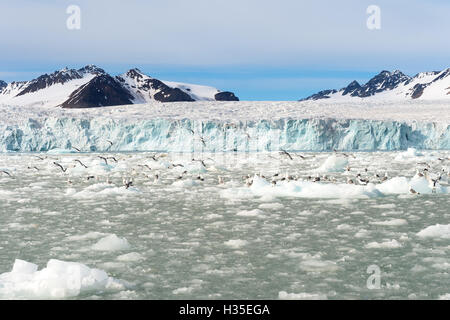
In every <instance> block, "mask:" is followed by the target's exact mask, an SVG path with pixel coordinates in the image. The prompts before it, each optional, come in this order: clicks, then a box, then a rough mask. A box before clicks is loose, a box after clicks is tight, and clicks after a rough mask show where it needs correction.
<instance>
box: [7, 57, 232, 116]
mask: <svg viewBox="0 0 450 320" xmlns="http://www.w3.org/2000/svg"><path fill="white" fill-rule="evenodd" d="M199 100H202V101H239V98H237V97H236V96H235V95H234V93H232V92H229V91H220V90H218V89H216V88H213V87H208V86H202V85H193V84H182V83H177V82H169V81H163V80H158V79H156V78H152V77H150V76H148V75H146V74H144V73H143V72H142V71H140V70H139V69H138V68H133V69H130V70H128V71H127V72H125V73H124V74H122V75H118V76H111V75H109V74H108V73H107V72H105V70H103V69H101V68H99V67H97V66H95V65H87V66H85V67H83V68H80V69H78V70H76V69H69V68H67V67H66V68H64V69H61V70H59V71H55V72H53V73H50V74H43V75H41V76H39V77H37V78H35V79H32V80H30V81H20V82H14V81H13V82H11V83H6V82H4V81H1V80H0V103H4V104H11V105H24V106H25V105H46V106H55V107H62V108H94V107H106V106H113V105H125V104H139V103H148V102H151V101H159V102H178V101H179V102H193V101H199Z"/></svg>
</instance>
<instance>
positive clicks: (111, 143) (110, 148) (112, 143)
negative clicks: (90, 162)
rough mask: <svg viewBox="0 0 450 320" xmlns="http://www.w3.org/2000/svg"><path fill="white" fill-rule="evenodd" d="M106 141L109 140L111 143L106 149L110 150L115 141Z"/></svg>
mask: <svg viewBox="0 0 450 320" xmlns="http://www.w3.org/2000/svg"><path fill="white" fill-rule="evenodd" d="M106 142H108V143H109V147H108V148H106V150H109V149H111V147H112V146H113V143H112V141H109V140H106Z"/></svg>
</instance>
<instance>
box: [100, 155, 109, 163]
mask: <svg viewBox="0 0 450 320" xmlns="http://www.w3.org/2000/svg"><path fill="white" fill-rule="evenodd" d="M98 157H99V158H100V159H102V160H103V161H105V164H106V165H108V159H106V158H105V157H102V156H98Z"/></svg>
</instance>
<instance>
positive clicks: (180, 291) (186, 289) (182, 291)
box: [172, 287, 194, 294]
mask: <svg viewBox="0 0 450 320" xmlns="http://www.w3.org/2000/svg"><path fill="white" fill-rule="evenodd" d="M192 290H194V288H192V287H183V288H178V289H175V290H173V291H172V293H173V294H189V293H191V292H192Z"/></svg>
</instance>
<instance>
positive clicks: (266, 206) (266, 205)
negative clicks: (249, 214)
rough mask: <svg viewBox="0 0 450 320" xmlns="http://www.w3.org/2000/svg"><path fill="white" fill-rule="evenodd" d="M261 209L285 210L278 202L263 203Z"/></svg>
mask: <svg viewBox="0 0 450 320" xmlns="http://www.w3.org/2000/svg"><path fill="white" fill-rule="evenodd" d="M259 208H260V209H271V210H281V209H283V208H284V205H282V204H281V203H278V202H271V203H262V204H260V205H259Z"/></svg>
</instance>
